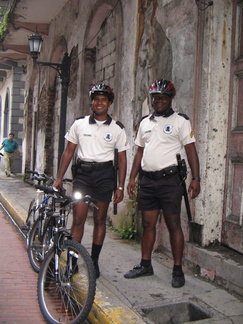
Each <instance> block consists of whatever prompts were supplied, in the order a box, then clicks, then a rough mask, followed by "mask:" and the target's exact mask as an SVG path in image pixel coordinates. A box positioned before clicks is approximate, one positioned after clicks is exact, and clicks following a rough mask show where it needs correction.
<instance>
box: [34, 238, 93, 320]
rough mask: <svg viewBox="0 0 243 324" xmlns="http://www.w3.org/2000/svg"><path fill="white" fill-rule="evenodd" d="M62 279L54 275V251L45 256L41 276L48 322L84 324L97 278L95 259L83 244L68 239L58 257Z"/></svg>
mask: <svg viewBox="0 0 243 324" xmlns="http://www.w3.org/2000/svg"><path fill="white" fill-rule="evenodd" d="M58 269H59V276H58V277H59V278H58V282H56V280H55V275H54V248H52V249H51V250H50V251H49V252H48V254H47V255H46V257H45V260H44V261H43V263H42V265H41V269H40V272H39V276H38V301H39V305H40V309H41V312H42V314H43V316H44V318H45V319H46V321H47V322H48V323H51V324H56V323H69V324H78V323H83V321H84V320H85V319H86V318H87V316H88V314H89V312H90V310H91V308H92V305H93V301H94V296H95V289H96V278H95V273H94V268H93V263H92V260H91V258H90V256H89V253H88V252H87V250H86V249H85V248H84V246H83V245H81V244H79V243H78V242H75V241H71V240H66V241H64V242H63V245H62V248H61V251H60V252H59V257H58Z"/></svg>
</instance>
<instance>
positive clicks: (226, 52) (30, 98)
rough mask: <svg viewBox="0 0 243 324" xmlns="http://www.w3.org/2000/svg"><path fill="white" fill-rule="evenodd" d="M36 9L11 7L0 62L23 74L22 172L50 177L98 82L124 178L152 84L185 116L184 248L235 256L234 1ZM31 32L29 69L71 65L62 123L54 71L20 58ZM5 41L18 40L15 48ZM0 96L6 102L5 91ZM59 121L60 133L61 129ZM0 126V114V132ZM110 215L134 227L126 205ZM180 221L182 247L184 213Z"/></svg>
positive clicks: (94, 0) (94, 3) (239, 133)
mask: <svg viewBox="0 0 243 324" xmlns="http://www.w3.org/2000/svg"><path fill="white" fill-rule="evenodd" d="M38 3H40V2H39V1H30V0H20V1H16V2H15V6H14V8H13V9H12V22H11V24H12V25H11V26H12V29H11V28H10V32H9V34H8V35H7V36H6V38H5V40H4V42H3V44H2V51H1V53H0V61H1V62H3V63H4V62H5V61H6V60H7V59H11V60H13V61H16V62H18V64H20V63H23V64H24V65H25V66H27V67H26V70H27V73H26V74H25V77H24V78H25V84H24V86H23V94H24V103H23V105H20V106H19V109H20V110H21V111H22V112H23V116H24V119H23V131H21V134H19V137H21V138H22V141H23V143H22V148H23V153H24V154H23V160H22V172H24V168H25V167H29V168H32V169H33V168H35V169H36V170H38V171H42V172H46V173H49V174H53V175H54V176H55V175H56V172H57V168H58V159H59V155H60V152H59V149H58V147H59V141H60V136H59V135H60V131H61V132H62V133H63V134H65V131H67V130H68V128H69V127H70V125H71V124H72V122H73V121H74V120H75V118H77V117H79V116H81V115H84V114H88V113H89V112H90V108H89V107H90V102H89V98H88V90H89V86H90V84H92V83H94V82H104V83H107V84H109V85H110V86H111V87H113V89H114V92H115V101H114V103H113V105H112V106H111V110H110V113H111V115H112V116H113V117H114V118H115V119H119V120H120V121H121V122H122V123H123V124H124V125H125V127H126V131H127V134H128V139H129V142H130V145H131V149H130V150H129V152H128V174H129V172H130V169H131V165H132V161H133V157H134V153H135V149H136V148H135V146H134V144H133V143H134V138H135V135H136V131H137V128H138V124H139V120H140V118H141V117H142V116H143V115H146V114H148V113H149V112H150V111H151V104H150V98H149V95H148V89H149V86H150V84H151V83H152V82H153V81H154V80H155V79H157V78H167V79H170V80H172V82H173V83H174V85H175V87H176V90H177V94H176V97H175V99H174V102H173V108H174V109H175V110H176V111H180V112H182V113H185V114H187V115H188V116H189V117H190V120H191V122H192V124H193V126H194V131H195V135H196V139H197V149H198V153H199V159H200V165H201V178H202V184H201V194H200V196H199V197H198V198H197V199H196V200H195V201H193V202H191V209H192V212H193V218H194V222H195V224H196V225H195V227H194V236H195V237H194V239H195V240H196V242H197V243H199V244H200V245H201V246H208V245H211V244H215V243H223V244H225V245H227V246H229V247H230V248H233V249H235V250H237V251H239V252H241V253H243V234H242V222H243V190H242V185H243V144H242V143H243V113H242V111H243V107H242V105H243V104H242V102H243V100H242V99H243V98H242V96H243V81H242V80H243V65H242V64H243V63H242V62H243V60H242V57H243V36H242V33H243V18H242V17H243V1H242V0H215V1H213V5H212V6H208V7H207V5H206V4H205V1H204V2H203V1H199V0H189V1H179V0H161V1H158V0H129V1H128V0H120V1H117V0H102V1H101V0H89V1H81V0H68V1H65V0H62V1H52V2H51V3H49V2H48V1H42V2H41V7H39V6H40V4H39V5H38ZM52 6H53V8H55V10H53V12H51V11H52V8H50V7H52ZM41 8H45V10H43V9H41ZM47 8H50V13H49V12H48V14H47V13H46V10H48V11H49V9H47ZM36 28H37V30H38V32H39V33H40V34H41V35H42V37H43V40H44V41H43V46H42V51H41V54H40V57H39V59H38V60H40V61H44V62H54V63H55V62H56V63H60V62H61V61H62V58H63V56H64V54H65V53H67V54H68V56H69V57H70V60H71V63H70V82H69V87H68V95H67V112H66V113H65V116H61V114H62V112H61V109H60V106H61V100H62V99H61V93H62V92H61V89H62V86H61V81H60V78H59V76H58V73H57V71H56V70H55V69H53V68H51V67H47V66H40V65H34V64H33V61H32V59H31V58H30V56H29V53H28V49H27V35H28V36H30V35H31V34H32V33H33V32H34V31H35V29H36ZM14 33H16V35H17V33H22V40H21V42H20V38H21V37H19V42H20V43H18V41H17V40H16V37H15V38H14ZM23 35H24V37H25V38H24V37H23ZM24 39H25V40H24ZM24 41H25V43H24ZM11 42H12V43H11ZM18 55H19V56H18ZM0 95H1V98H2V100H4V99H3V98H6V86H2V88H1V90H0ZM60 117H64V118H65V126H66V127H65V129H61V130H60V127H59V125H60ZM3 120H4V118H3V115H2V116H1V129H3V128H4V127H6V126H4V121H3ZM3 136H5V135H4V133H3V132H2V131H1V138H2V137H3ZM69 175H70V170H69ZM188 178H190V174H189V176H188ZM118 211H119V215H118V216H116V218H114V217H113V216H112V211H111V212H110V218H111V220H112V222H113V224H114V225H115V226H117V227H120V228H122V227H130V226H132V222H133V224H136V223H137V222H138V221H137V219H139V213H138V212H137V211H136V204H135V203H134V202H133V201H130V200H129V198H128V197H127V196H126V198H125V200H124V202H123V203H122V204H120V205H119V208H118ZM182 220H183V228H184V232H185V237H186V239H187V240H188V238H189V226H188V222H187V215H186V211H185V209H183V212H182ZM161 247H163V248H165V249H169V240H168V233H167V230H166V228H165V225H164V223H163V217H162V218H161V221H160V222H159V223H158V235H157V241H156V248H161ZM188 249H189V248H188V247H187V249H186V250H185V254H187V253H188V257H189V254H190V253H189V252H188V251H189V250H188ZM192 261H193V260H192Z"/></svg>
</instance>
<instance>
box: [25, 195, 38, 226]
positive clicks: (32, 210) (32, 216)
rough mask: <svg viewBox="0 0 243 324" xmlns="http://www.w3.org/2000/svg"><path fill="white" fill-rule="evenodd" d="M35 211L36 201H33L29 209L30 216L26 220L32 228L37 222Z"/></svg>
mask: <svg viewBox="0 0 243 324" xmlns="http://www.w3.org/2000/svg"><path fill="white" fill-rule="evenodd" d="M35 210H36V201H35V199H33V200H31V202H30V204H29V209H28V216H27V219H26V222H25V223H26V225H27V226H28V227H29V228H31V227H32V226H33V224H34V223H35V221H36V218H37V217H36V215H35Z"/></svg>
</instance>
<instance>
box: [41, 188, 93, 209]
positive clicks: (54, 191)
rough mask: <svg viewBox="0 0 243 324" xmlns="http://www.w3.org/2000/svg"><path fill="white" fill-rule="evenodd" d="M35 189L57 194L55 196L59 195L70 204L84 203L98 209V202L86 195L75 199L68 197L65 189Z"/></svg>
mask: <svg viewBox="0 0 243 324" xmlns="http://www.w3.org/2000/svg"><path fill="white" fill-rule="evenodd" d="M35 188H36V189H39V190H41V191H44V192H45V193H47V194H55V195H57V197H58V198H63V199H66V200H67V201H68V202H69V203H72V202H78V201H83V202H85V203H86V204H88V205H93V206H94V207H96V208H98V207H97V206H96V205H95V204H96V203H97V202H98V200H97V199H94V198H92V197H90V196H89V195H86V196H84V197H82V198H80V199H75V198H73V197H72V196H67V195H66V194H65V191H66V190H65V189H62V190H61V191H58V190H57V189H55V188H53V187H47V186H41V185H35Z"/></svg>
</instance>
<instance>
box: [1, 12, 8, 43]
mask: <svg viewBox="0 0 243 324" xmlns="http://www.w3.org/2000/svg"><path fill="white" fill-rule="evenodd" d="M0 10H1V9H0ZM9 23H10V11H6V13H5V15H4V16H3V19H2V20H1V21H0V45H2V43H3V41H4V38H5V36H6V34H7V31H8V24H9Z"/></svg>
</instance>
